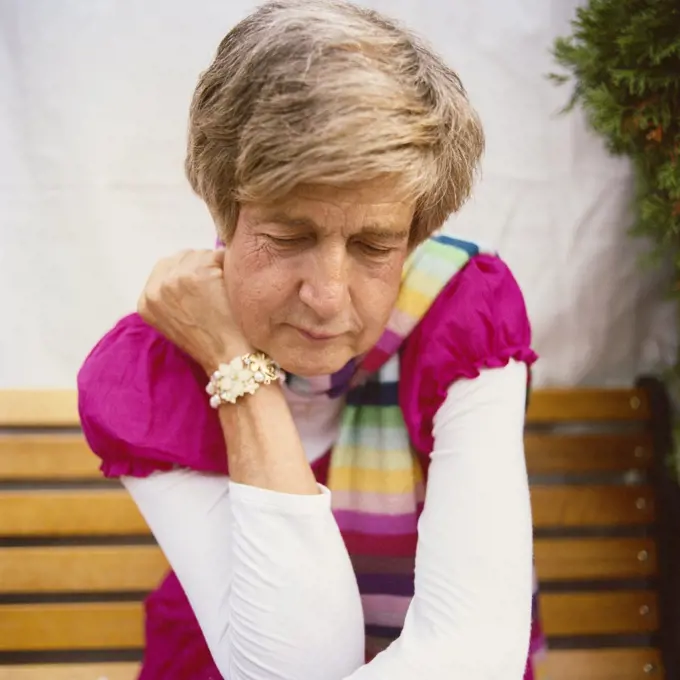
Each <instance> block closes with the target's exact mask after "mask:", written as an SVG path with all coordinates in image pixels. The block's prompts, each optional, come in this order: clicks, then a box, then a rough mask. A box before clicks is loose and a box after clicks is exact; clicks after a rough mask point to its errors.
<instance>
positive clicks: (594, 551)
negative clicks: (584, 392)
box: [0, 538, 657, 594]
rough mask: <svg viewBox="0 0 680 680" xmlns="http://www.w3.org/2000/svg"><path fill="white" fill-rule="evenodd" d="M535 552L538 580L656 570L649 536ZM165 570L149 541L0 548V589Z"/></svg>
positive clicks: (113, 587)
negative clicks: (139, 543) (141, 544)
mask: <svg viewBox="0 0 680 680" xmlns="http://www.w3.org/2000/svg"><path fill="white" fill-rule="evenodd" d="M535 554H536V568H537V570H538V575H539V578H540V579H541V580H542V581H569V580H578V579H617V578H619V579H625V578H646V577H651V576H653V575H654V574H656V571H657V555H656V546H655V543H654V541H653V540H652V539H649V538H583V539H571V538H570V539H538V540H537V541H536V542H535ZM641 558H642V559H641ZM167 570H168V564H167V561H166V560H165V557H164V555H163V553H162V552H161V550H160V548H158V547H157V546H155V545H144V546H130V545H122V546H117V545H113V546H56V547H17V548H0V594H7V593H90V592H92V593H96V592H102V593H103V592H124V591H139V592H146V591H149V590H152V589H153V588H155V587H156V586H157V585H158V583H159V582H160V580H161V579H162V578H163V576H164V575H165V573H166V572H167Z"/></svg>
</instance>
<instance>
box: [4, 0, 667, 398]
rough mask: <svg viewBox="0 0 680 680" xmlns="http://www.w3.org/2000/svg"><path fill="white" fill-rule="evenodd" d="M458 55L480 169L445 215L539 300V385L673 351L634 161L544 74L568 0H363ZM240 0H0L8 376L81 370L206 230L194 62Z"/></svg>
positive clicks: (616, 377) (609, 374) (453, 59)
mask: <svg viewBox="0 0 680 680" xmlns="http://www.w3.org/2000/svg"><path fill="white" fill-rule="evenodd" d="M366 4H369V5H371V6H374V7H376V8H378V9H382V10H386V11H389V12H391V13H392V14H393V15H395V16H398V17H400V18H402V19H403V20H405V21H406V22H407V23H408V24H410V25H411V26H413V27H414V28H415V29H417V30H419V31H420V32H422V33H424V34H425V35H426V36H427V37H428V38H429V39H430V41H431V42H432V43H434V45H435V46H436V47H437V48H438V49H439V50H440V51H441V52H442V53H444V54H445V56H446V57H447V58H448V59H449V61H450V63H451V64H452V65H454V67H455V68H457V69H458V70H459V72H460V74H461V76H462V78H463V81H464V83H465V85H466V87H467V88H468V90H469V92H470V95H471V98H472V100H473V102H474V104H475V105H476V106H477V108H478V109H479V111H480V113H481V115H482V118H483V121H484V123H485V126H486V131H487V136H488V151H487V155H486V159H485V162H484V176H483V179H482V181H481V183H480V184H479V187H478V189H477V191H476V194H475V197H474V200H473V201H472V202H471V203H470V204H469V205H468V206H467V207H466V208H465V209H464V210H463V212H462V213H461V214H460V215H459V216H457V217H456V219H455V220H452V222H451V223H450V224H449V225H448V226H447V229H448V230H449V231H452V232H457V233H461V234H464V235H466V236H470V237H473V238H478V239H482V240H483V241H485V242H487V243H489V242H490V243H492V244H494V245H496V246H497V247H498V248H499V249H500V251H501V253H502V254H503V256H504V257H505V258H506V260H507V261H508V262H509V263H510V265H511V266H512V267H513V269H514V271H515V274H516V276H517V278H518V279H519V281H520V283H521V285H522V287H523V289H524V292H525V295H526V298H527V302H528V306H529V310H530V314H531V317H532V320H533V325H534V334H535V347H536V349H537V351H538V352H539V353H540V354H541V356H542V359H541V361H540V362H539V364H538V366H537V369H536V377H537V383H538V384H542V385H545V384H575V383H624V384H625V383H628V382H630V381H631V380H632V379H633V378H634V377H635V375H636V374H638V373H639V372H640V371H642V370H648V369H650V368H657V367H658V366H660V365H663V364H664V363H667V362H669V361H670V360H672V357H673V353H674V348H675V339H676V333H675V319H674V312H673V309H672V308H671V307H670V306H669V305H668V304H667V303H663V302H662V301H661V292H660V291H661V286H660V285H659V277H658V276H656V275H651V274H649V273H647V274H643V273H642V272H641V270H640V268H639V266H638V262H637V258H638V254H639V253H640V252H641V244H639V243H634V242H633V241H631V240H630V239H629V238H628V236H627V235H626V230H627V227H628V223H629V219H630V218H629V215H628V214H627V209H626V205H627V200H628V198H629V196H630V194H631V176H630V171H629V168H628V165H627V164H626V162H624V161H622V160H620V159H612V158H610V157H608V156H607V154H606V153H605V151H604V150H603V148H602V146H601V144H600V142H599V140H598V139H596V138H594V137H593V136H592V135H591V134H590V133H588V132H587V130H586V128H585V125H584V123H583V120H582V118H581V116H580V115H579V114H575V115H570V116H568V117H560V116H558V115H557V112H558V110H559V108H560V107H561V106H562V104H563V103H564V102H565V100H566V97H567V95H568V92H567V90H566V89H559V88H555V87H554V86H553V85H552V84H551V83H549V82H548V81H547V80H546V79H545V74H546V73H547V72H548V71H550V70H551V69H552V68H553V65H552V61H551V57H550V55H549V51H548V50H549V47H550V44H551V42H552V39H553V37H554V36H556V35H560V34H564V33H565V32H566V31H568V24H569V20H570V18H571V17H572V15H573V11H574V7H575V6H576V4H577V2H576V0H502V1H501V0H476V1H475V2H466V1H465V0H372V1H370V2H368V1H367V3H366ZM252 6H253V3H252V2H248V0H193V1H192V2H189V1H188V0H145V1H144V2H136V1H135V0H0V301H1V303H2V317H0V319H1V324H2V326H1V331H2V332H1V333H0V387H71V386H73V385H74V379H75V373H76V371H77V369H78V366H79V365H80V363H81V361H82V359H83V358H84V356H85V354H86V352H87V351H88V349H89V348H90V347H91V346H92V345H93V343H94V342H95V341H96V340H97V338H98V337H99V336H100V335H101V334H102V333H103V332H104V331H105V330H107V329H108V328H109V327H110V326H111V325H112V324H113V323H114V322H115V320H116V319H117V318H118V317H119V316H121V315H123V314H124V313H126V312H127V311H129V310H131V309H132V308H134V305H135V301H136V298H137V295H138V292H139V290H140V288H141V286H142V284H143V282H144V280H145V278H146V275H147V273H148V271H149V270H150V267H151V265H152V263H153V262H154V261H155V260H156V259H157V258H158V257H160V256H162V255H165V254H168V253H171V252H173V251H174V250H177V249H181V248H185V247H204V246H206V245H207V244H210V243H211V242H212V225H211V223H210V220H209V218H208V215H207V212H206V211H205V209H204V208H203V206H202V204H201V203H200V202H199V201H198V199H196V198H194V197H193V196H192V194H191V192H190V190H189V187H188V185H187V183H186V181H185V180H184V177H183V174H182V161H183V150H184V136H185V127H186V114H187V108H188V104H189V99H190V96H191V92H192V89H193V86H194V84H195V81H196V77H197V75H198V73H199V71H201V70H202V69H203V68H205V67H206V66H207V64H208V63H209V61H210V59H211V57H212V54H213V52H214V50H215V48H216V46H217V44H218V42H219V40H220V39H221V37H222V36H223V34H224V33H225V32H226V31H227V30H228V28H229V27H230V26H231V25H233V23H234V22H235V21H236V20H237V19H239V18H241V17H242V16H243V15H244V14H245V13H246V12H247V11H248V9H249V8H251V7H252Z"/></svg>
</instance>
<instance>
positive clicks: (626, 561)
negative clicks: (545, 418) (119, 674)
mask: <svg viewBox="0 0 680 680" xmlns="http://www.w3.org/2000/svg"><path fill="white" fill-rule="evenodd" d="M534 555H535V558H536V571H537V572H538V578H539V579H540V580H541V581H575V580H578V579H584V580H588V579H593V580H597V579H626V578H648V577H651V576H653V575H655V574H656V572H657V553H656V544H655V542H654V540H653V539H651V538H576V539H574V538H568V539H559V538H558V539H549V538H544V539H537V540H536V541H534ZM0 559H1V558H0Z"/></svg>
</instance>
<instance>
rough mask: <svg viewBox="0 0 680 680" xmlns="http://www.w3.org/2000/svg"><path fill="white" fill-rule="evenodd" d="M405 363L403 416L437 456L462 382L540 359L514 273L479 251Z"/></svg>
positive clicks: (437, 303)
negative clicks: (445, 415)
mask: <svg viewBox="0 0 680 680" xmlns="http://www.w3.org/2000/svg"><path fill="white" fill-rule="evenodd" d="M458 243H461V242H458ZM462 243H464V242H462ZM401 359H402V360H401V378H400V403H401V406H402V410H403V411H404V415H405V417H406V421H407V423H408V425H409V431H410V433H411V436H412V439H413V440H414V443H415V444H416V446H417V448H419V450H429V449H430V447H431V444H432V436H431V433H432V420H433V418H434V414H435V413H436V411H437V409H438V408H439V407H440V406H441V404H442V403H443V401H444V399H445V398H446V394H447V391H448V389H449V387H450V386H451V385H452V384H453V383H454V382H456V381H457V380H459V379H463V378H467V379H472V378H476V377H477V376H478V375H479V373H480V371H481V370H483V369H486V368H499V367H501V366H505V365H507V363H508V362H509V361H510V360H511V359H515V360H517V361H522V362H524V363H526V364H527V365H531V364H533V362H534V361H536V359H537V355H536V354H535V352H534V351H533V350H532V348H531V325H530V323H529V317H528V314H527V310H526V305H525V302H524V296H523V295H522V291H521V289H520V287H519V285H518V283H517V281H516V279H515V277H514V276H513V274H512V272H511V270H510V268H509V267H508V265H507V264H506V263H505V262H504V261H503V260H502V259H501V258H499V257H498V256H496V255H492V254H485V253H480V252H479V251H477V252H474V251H471V257H470V259H469V260H468V261H467V263H466V264H465V265H464V266H463V267H462V268H461V269H460V270H459V271H457V272H456V273H455V274H454V275H453V276H452V277H451V278H450V279H449V281H448V282H447V283H446V285H445V286H444V287H443V289H442V290H441V292H440V293H439V294H438V296H437V297H436V299H435V300H434V302H433V303H432V305H431V306H430V308H429V309H428V311H427V313H426V314H425V315H424V316H423V318H422V319H421V321H420V323H419V324H418V325H417V326H416V328H415V329H414V330H413V332H412V333H411V335H410V336H409V338H408V339H407V341H406V343H405V344H404V349H403V352H402V358H401Z"/></svg>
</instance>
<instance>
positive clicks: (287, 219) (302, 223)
mask: <svg viewBox="0 0 680 680" xmlns="http://www.w3.org/2000/svg"><path fill="white" fill-rule="evenodd" d="M258 221H259V222H277V223H278V224H284V225H286V226H290V227H304V228H305V229H311V230H314V231H321V227H320V226H319V225H318V224H317V223H316V222H315V221H314V220H313V219H311V217H293V216H291V215H288V214H286V213H281V212H278V213H268V214H267V213H265V214H263V215H262V217H261V219H260V220H258ZM359 233H360V234H361V235H365V236H371V237H374V238H378V239H380V240H382V241H389V242H391V243H399V242H401V241H405V240H406V239H408V237H409V234H410V230H409V229H399V230H398V231H395V230H394V229H389V228H388V227H385V226H383V225H380V224H367V225H365V226H364V227H362V228H361V231H360V232H359Z"/></svg>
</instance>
